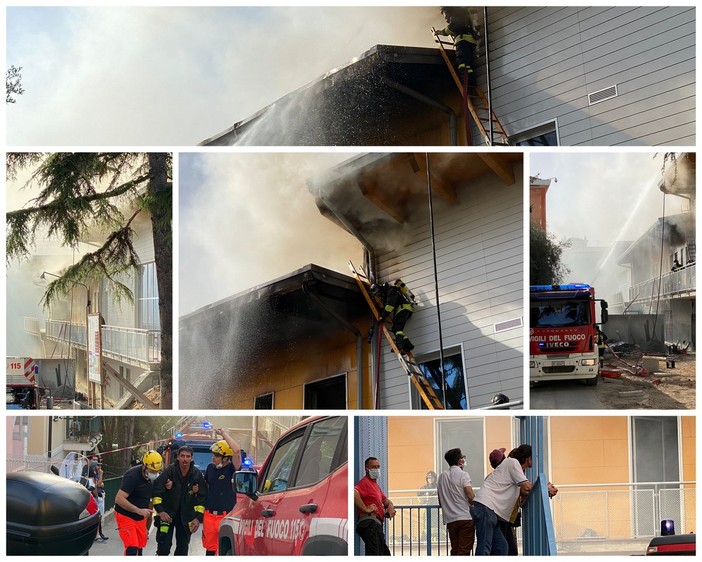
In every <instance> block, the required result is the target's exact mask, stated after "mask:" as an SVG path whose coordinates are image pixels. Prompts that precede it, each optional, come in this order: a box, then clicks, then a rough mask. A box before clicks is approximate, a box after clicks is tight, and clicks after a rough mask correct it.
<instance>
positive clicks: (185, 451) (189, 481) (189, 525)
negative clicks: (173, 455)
mask: <svg viewBox="0 0 702 562" xmlns="http://www.w3.org/2000/svg"><path fill="white" fill-rule="evenodd" d="M206 498H207V483H206V482H205V478H204V477H203V475H202V472H200V469H199V468H197V467H196V466H195V463H193V449H192V447H190V446H189V445H183V446H182V447H180V449H178V457H177V462H176V463H175V464H170V465H168V466H167V467H166V469H165V470H164V471H163V472H162V473H161V475H160V476H159V477H158V479H157V480H156V481H155V482H154V509H155V510H156V512H157V513H158V517H159V519H158V527H157V530H156V543H157V549H156V554H157V555H158V556H168V555H169V554H170V552H171V545H172V543H173V532H174V531H175V536H176V548H175V551H174V553H173V554H174V555H175V556H187V554H188V548H189V545H190V535H191V534H192V533H194V532H195V531H197V529H198V527H199V526H200V523H202V518H203V514H204V511H205V499H206Z"/></svg>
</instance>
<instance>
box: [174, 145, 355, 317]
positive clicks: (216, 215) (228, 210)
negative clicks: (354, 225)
mask: <svg viewBox="0 0 702 562" xmlns="http://www.w3.org/2000/svg"><path fill="white" fill-rule="evenodd" d="M352 156H353V155H352V154H345V153H315V154H311V153H239V154H233V153H226V154H221V153H220V154H215V153H198V154H181V155H180V166H179V171H180V191H179V196H180V201H179V218H178V224H179V237H180V241H179V254H178V255H179V259H180V267H179V282H180V296H179V306H180V310H179V314H180V315H181V316H182V315H184V314H188V313H189V312H192V311H193V310H196V309H197V308H200V307H202V306H205V305H207V304H210V303H212V302H215V301H217V300H220V299H223V298H226V297H229V296H231V295H234V294H237V293H239V292H242V291H245V290H247V289H250V288H251V287H253V286H255V285H259V284H262V283H267V282H268V281H272V280H273V279H276V278H278V277H282V276H284V275H287V274H288V273H290V272H292V271H295V270H297V269H300V268H301V267H304V266H305V265H308V264H311V263H313V264H315V265H319V266H322V267H327V268H329V269H332V270H335V271H340V272H342V273H346V274H348V273H349V269H348V266H347V261H348V260H353V261H354V262H355V263H358V261H359V260H360V259H361V256H362V248H361V244H360V243H359V242H358V241H356V239H355V238H353V237H352V236H351V235H350V234H347V233H346V232H345V231H343V230H342V229H341V228H340V227H338V226H336V225H335V224H334V223H332V222H331V221H330V220H329V219H327V218H325V217H323V216H322V215H321V214H320V213H319V211H318V210H317V206H316V205H315V200H314V196H313V195H312V194H311V193H310V192H309V190H308V188H307V183H306V182H307V180H308V179H309V178H310V177H312V176H314V175H316V174H318V173H320V172H323V171H325V170H326V169H328V168H330V167H331V166H333V165H334V164H336V163H338V162H341V161H344V160H347V159H349V158H350V157H352Z"/></svg>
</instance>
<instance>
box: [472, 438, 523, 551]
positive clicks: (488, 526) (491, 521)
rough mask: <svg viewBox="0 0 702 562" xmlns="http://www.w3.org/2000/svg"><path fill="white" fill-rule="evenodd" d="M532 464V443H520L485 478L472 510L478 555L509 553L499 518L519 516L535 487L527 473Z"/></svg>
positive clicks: (506, 518) (510, 518) (508, 518)
mask: <svg viewBox="0 0 702 562" xmlns="http://www.w3.org/2000/svg"><path fill="white" fill-rule="evenodd" d="M530 466H531V445H520V446H519V447H517V448H516V449H515V450H514V451H512V453H510V457H508V458H506V459H505V460H503V461H502V462H501V463H500V465H499V466H498V467H497V468H496V469H495V470H493V471H492V472H491V473H490V474H488V475H487V476H486V477H485V480H484V482H483V485H482V486H481V487H480V489H479V490H478V492H477V493H476V495H475V499H474V500H473V507H472V508H471V510H470V513H471V515H472V517H473V521H475V534H476V537H477V542H478V544H477V546H476V551H475V554H476V556H481V555H490V554H492V555H495V556H497V555H506V554H507V552H508V549H507V540H506V539H505V536H504V535H503V534H502V531H500V528H499V526H498V517H499V518H501V519H503V520H505V521H510V522H511V521H513V520H514V519H513V518H514V517H516V514H517V512H518V508H519V504H520V500H523V498H526V496H528V495H529V492H530V491H531V488H532V484H531V482H529V480H528V479H527V477H526V475H525V474H524V470H525V469H526V468H529V467H530Z"/></svg>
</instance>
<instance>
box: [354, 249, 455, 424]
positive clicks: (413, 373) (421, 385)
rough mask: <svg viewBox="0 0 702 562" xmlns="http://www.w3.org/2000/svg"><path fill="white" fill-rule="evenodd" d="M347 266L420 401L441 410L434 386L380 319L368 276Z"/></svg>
mask: <svg viewBox="0 0 702 562" xmlns="http://www.w3.org/2000/svg"><path fill="white" fill-rule="evenodd" d="M349 268H350V269H351V273H352V274H353V276H354V278H355V279H356V282H357V283H358V286H359V287H360V288H361V292H362V293H363V296H364V297H365V298H366V302H367V303H368V306H369V307H370V309H371V310H372V311H373V316H374V317H375V319H376V320H377V321H378V323H379V325H380V328H381V330H382V331H383V334H385V337H386V338H387V340H388V342H390V347H391V348H392V350H393V351H394V352H395V354H396V355H397V359H398V360H399V361H400V365H402V368H403V369H404V370H405V372H406V373H407V375H408V376H409V378H410V380H411V381H412V384H414V386H415V388H416V389H417V392H419V396H420V397H421V398H422V401H423V402H424V403H425V404H426V405H427V408H429V409H430V410H443V409H444V405H443V404H442V403H441V400H439V397H438V396H437V395H436V393H435V392H434V388H433V387H432V386H431V385H430V384H429V381H427V379H426V377H425V376H424V374H423V373H422V371H421V370H420V369H419V367H418V366H417V364H416V363H415V362H414V356H413V355H412V354H411V353H406V354H404V355H403V354H402V353H401V352H400V350H399V349H398V347H397V345H396V344H395V339H394V338H393V337H392V335H390V330H389V329H388V325H387V324H386V323H385V322H382V321H381V320H380V312H379V311H378V306H377V305H376V303H375V301H374V300H373V297H371V296H370V293H369V292H368V289H369V288H370V285H371V283H370V280H369V279H368V276H367V275H366V274H365V272H364V271H363V270H362V269H361V271H360V272H359V271H357V270H356V268H355V267H354V265H353V263H351V262H350V261H349Z"/></svg>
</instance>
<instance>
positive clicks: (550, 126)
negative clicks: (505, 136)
mask: <svg viewBox="0 0 702 562" xmlns="http://www.w3.org/2000/svg"><path fill="white" fill-rule="evenodd" d="M510 141H511V142H512V144H513V145H515V146H559V145H560V140H559V138H558V128H557V123H556V121H550V122H548V123H544V124H543V125H539V126H538V127H534V128H532V129H527V130H526V131H522V132H521V133H517V134H516V135H512V137H510Z"/></svg>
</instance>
